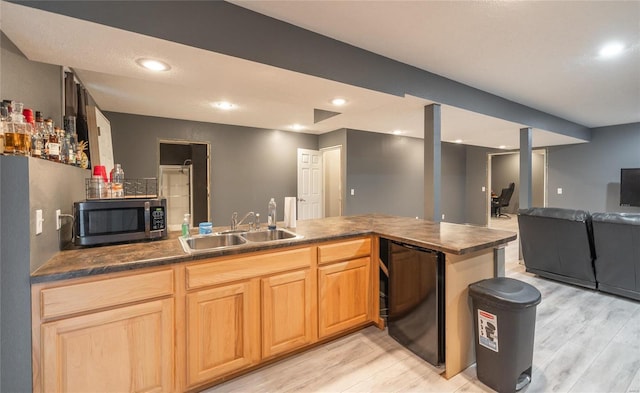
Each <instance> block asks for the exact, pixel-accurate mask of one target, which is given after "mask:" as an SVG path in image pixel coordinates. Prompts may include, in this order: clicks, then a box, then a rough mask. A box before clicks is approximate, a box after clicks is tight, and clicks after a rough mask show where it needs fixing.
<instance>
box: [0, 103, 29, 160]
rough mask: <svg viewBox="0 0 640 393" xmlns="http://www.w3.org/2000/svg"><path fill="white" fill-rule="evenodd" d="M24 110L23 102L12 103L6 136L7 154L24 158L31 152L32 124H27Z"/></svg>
mask: <svg viewBox="0 0 640 393" xmlns="http://www.w3.org/2000/svg"><path fill="white" fill-rule="evenodd" d="M22 108H23V104H22V103H21V102H15V101H12V102H11V111H10V112H9V118H10V120H9V122H7V124H6V129H5V134H4V136H5V141H4V142H5V146H4V148H5V153H8V154H14V155H20V156H24V155H29V152H30V150H31V124H29V123H25V121H24V116H23V115H22Z"/></svg>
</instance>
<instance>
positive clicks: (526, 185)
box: [520, 127, 533, 209]
mask: <svg viewBox="0 0 640 393" xmlns="http://www.w3.org/2000/svg"><path fill="white" fill-rule="evenodd" d="M531 134H532V131H531V127H527V128H521V129H520V209H528V208H530V207H531V204H532V202H533V193H532V190H531V188H532V186H533V177H532V176H533V175H532V163H531V152H532V146H531V145H532V138H531Z"/></svg>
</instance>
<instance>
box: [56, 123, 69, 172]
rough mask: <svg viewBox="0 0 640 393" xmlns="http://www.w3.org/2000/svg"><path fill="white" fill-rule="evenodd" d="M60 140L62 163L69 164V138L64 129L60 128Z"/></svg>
mask: <svg viewBox="0 0 640 393" xmlns="http://www.w3.org/2000/svg"><path fill="white" fill-rule="evenodd" d="M58 140H59V141H60V162H61V163H63V164H67V163H68V162H67V155H68V154H69V148H68V147H67V138H66V136H65V132H64V130H63V129H62V128H58Z"/></svg>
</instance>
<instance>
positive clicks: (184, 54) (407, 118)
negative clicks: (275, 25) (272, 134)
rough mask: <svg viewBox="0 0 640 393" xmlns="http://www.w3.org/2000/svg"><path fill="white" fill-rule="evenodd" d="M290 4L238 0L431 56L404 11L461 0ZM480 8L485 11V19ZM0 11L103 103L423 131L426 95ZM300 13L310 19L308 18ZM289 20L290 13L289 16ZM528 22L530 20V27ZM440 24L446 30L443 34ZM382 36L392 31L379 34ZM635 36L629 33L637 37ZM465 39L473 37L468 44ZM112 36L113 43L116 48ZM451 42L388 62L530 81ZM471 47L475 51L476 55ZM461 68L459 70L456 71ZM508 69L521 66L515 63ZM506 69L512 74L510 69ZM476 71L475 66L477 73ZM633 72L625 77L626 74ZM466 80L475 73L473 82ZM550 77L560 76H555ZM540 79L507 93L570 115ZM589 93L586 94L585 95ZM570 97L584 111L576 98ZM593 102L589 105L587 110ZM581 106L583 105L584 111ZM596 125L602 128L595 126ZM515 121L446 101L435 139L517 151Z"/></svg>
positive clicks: (548, 141) (543, 135)
mask: <svg viewBox="0 0 640 393" xmlns="http://www.w3.org/2000/svg"><path fill="white" fill-rule="evenodd" d="M299 3H300V2H292V1H284V2H279V1H269V2H249V3H245V2H242V3H241V5H242V6H246V7H249V8H256V10H257V11H259V12H263V13H269V12H271V13H276V14H284V15H285V16H282V15H280V16H277V17H278V18H282V19H283V20H287V21H289V22H294V21H297V22H296V23H295V24H298V23H299V24H300V25H301V26H302V27H306V28H311V29H312V30H314V29H315V27H313V26H310V25H306V24H310V23H314V22H313V21H314V20H323V21H329V20H330V21H331V22H327V24H326V28H327V29H328V30H331V34H346V35H348V36H349V37H346V38H340V37H334V38H338V39H341V40H344V41H347V42H350V40H351V41H353V40H357V39H358V37H365V36H366V37H368V38H369V39H367V40H365V41H366V42H369V43H370V44H373V45H377V44H378V43H379V44H380V45H381V47H382V48H389V50H400V51H406V54H405V55H407V54H411V53H412V52H415V53H434V54H435V53H438V52H436V51H434V50H432V49H428V50H426V49H425V47H422V46H415V45H418V44H420V43H422V44H425V43H428V42H431V41H434V40H433V39H431V40H429V39H428V38H429V37H428V35H427V36H423V34H425V32H424V30H421V29H419V27H420V26H422V24H421V23H418V22H419V21H413V20H414V19H415V20H420V19H422V23H425V22H427V21H428V18H427V19H426V20H425V19H424V17H423V16H420V15H421V14H420V13H419V12H417V11H416V10H414V9H412V8H411V7H414V6H422V7H431V6H433V7H435V9H442V10H446V9H447V7H445V5H446V4H451V8H452V10H453V11H452V12H454V13H455V12H461V11H460V10H459V9H458V6H457V5H455V4H456V3H453V2H443V3H435V5H434V4H432V2H408V3H405V2H395V1H386V2H336V1H332V2H328V1H327V2H313V1H311V2H309V1H305V2H302V3H304V4H306V5H307V6H309V7H315V8H313V9H311V8H310V9H309V10H307V11H304V10H303V9H302V8H300V7H299ZM358 4H360V6H359V8H358V9H357V13H356V14H357V15H358V17H357V18H355V19H356V21H353V20H351V21H349V20H345V19H340V20H342V22H343V23H334V22H335V18H338V19H339V18H347V19H348V15H351V14H349V12H351V13H353V12H356V9H355V8H353V7H358ZM412 4H413V6H412ZM474 4H475V3H474ZM639 4H640V3H639ZM391 5H396V6H398V5H401V7H400V9H401V10H404V12H407V11H408V10H409V11H411V17H409V16H408V15H407V14H403V13H397V12H395V11H394V7H390V6H391ZM333 6H335V13H336V15H334V16H329V15H330V14H332V13H333V12H334V11H332V10H334V8H333ZM343 7H346V8H343ZM389 7H390V8H389ZM475 7H477V5H472V8H475ZM497 8H498V9H499V10H501V9H502V8H500V7H497ZM490 9H491V7H489V9H488V10H490ZM311 10H313V11H317V12H318V14H314V12H309V11H311ZM375 10H377V11H375ZM424 10H426V8H425V9H423V11H422V12H423V13H424ZM456 10H457V11H456ZM488 10H487V11H488ZM347 11H348V12H347ZM377 12H380V13H383V14H386V15H388V16H389V19H388V20H387V22H385V23H384V24H383V25H385V26H389V20H398V21H401V23H399V24H398V25H400V26H393V27H389V28H388V29H379V28H377V29H373V30H371V31H369V29H370V26H373V25H375V24H376V23H377V24H378V27H379V25H380V19H379V18H376V17H375V15H376V13H377ZM442 12H445V11H442ZM345 13H346V14H345ZM369 13H371V15H369ZM430 13H431V11H429V12H428V14H430ZM485 13H486V12H485ZM485 13H482V15H484V14H485ZM498 13H500V12H498ZM464 14H466V12H462V14H461V16H460V17H463V16H464ZM0 15H1V16H2V20H1V24H0V27H1V29H2V31H3V32H4V33H5V34H6V35H7V36H8V37H9V38H10V39H11V40H12V41H13V42H14V43H15V44H16V45H17V46H18V48H20V50H21V51H22V52H23V53H24V54H25V55H26V56H27V57H28V58H29V59H31V60H35V61H40V62H45V63H51V64H58V65H65V66H69V67H72V68H73V69H74V70H75V71H76V72H77V74H78V76H79V77H80V79H81V80H82V82H83V84H84V85H85V86H86V87H87V88H88V90H89V92H90V93H91V95H92V96H93V97H94V99H95V100H96V102H97V103H98V105H99V106H100V107H101V108H102V109H103V110H105V111H115V112H125V113H134V114H143V115H149V116H161V117H169V118H177V119H189V120H198V121H205V122H213V123H224V124H235V125H243V126H250V127H261V128H269V129H281V130H288V129H289V127H290V126H291V125H292V124H294V123H298V124H302V125H304V126H305V127H306V129H305V130H304V131H303V132H309V133H316V134H320V133H325V132H329V131H333V130H335V129H339V128H352V129H360V130H366V131H373V132H384V133H388V132H391V131H393V130H396V129H400V130H402V131H403V132H404V135H408V136H415V137H421V136H422V127H423V118H422V113H423V107H424V105H427V104H429V103H431V102H429V101H427V100H424V99H421V98H417V97H409V96H407V97H404V98H403V97H397V96H393V95H389V94H384V93H380V92H375V91H371V90H367V89H363V88H358V87H354V86H349V85H345V84H342V83H338V82H334V81H329V80H325V79H321V78H317V77H312V76H308V75H303V74H300V73H296V72H292V71H287V70H283V69H279V68H275V67H271V66H267V65H263V64H259V63H254V62H250V61H247V60H242V59H238V58H234V57H230V56H226V55H221V54H218V53H214V52H210V51H206V50H202V49H197V48H193V47H189V46H185V45H181V44H177V43H173V42H169V41H165V40H161V39H157V38H153V37H148V36H144V35H140V34H136V33H132V32H127V31H123V30H120V29H115V28H111V27H107V26H103V25H99V24H95V23H92V22H87V21H82V20H78V19H73V18H69V17H65V16H62V15H57V14H51V13H48V12H45V11H40V10H36V9H32V8H29V7H24V6H20V5H16V4H12V3H7V2H5V1H3V2H2V8H1V14H0ZM309 15H312V16H313V18H312V17H311V16H309ZM319 15H325V16H326V17H325V16H323V17H322V18H319V17H318V16H319ZM271 16H276V15H271ZM288 18H291V19H293V20H288ZM332 18H333V19H332ZM468 18H469V19H470V18H471V16H468ZM405 19H406V20H405ZM453 19H456V18H453ZM410 21H413V22H410ZM355 22H357V23H355ZM456 23H458V22H456ZM344 24H348V25H350V26H352V27H353V26H354V25H357V26H356V28H349V27H348V26H343V25H344ZM454 24H455V23H454ZM526 25H528V23H527V24H526ZM407 26H415V28H416V30H415V31H414V32H413V33H411V34H409V35H408V36H406V37H404V38H403V39H402V40H400V41H401V42H403V45H397V44H396V43H395V42H394V41H395V40H396V39H397V38H393V37H395V36H396V35H398V34H400V36H402V34H403V33H402V32H403V31H404V29H405V28H407ZM636 27H637V26H636ZM387 30H388V32H387ZM449 30H450V27H449V28H447V30H445V31H449ZM498 30H500V29H498ZM507 30H508V29H507ZM525 30H526V29H525ZM318 32H320V33H323V34H326V35H330V36H331V34H330V32H327V31H321V30H318ZM382 32H387V33H388V35H387V34H385V35H384V37H383V36H381V35H380V33H382ZM476 34H477V33H476ZM487 34H488V33H487ZM505 34H506V33H505ZM510 34H511V33H509V34H507V35H506V36H509V37H510V38H509V39H508V40H503V41H512V40H516V37H517V35H515V36H513V37H512V36H511V35H510ZM467 35H468V34H467V33H464V32H457V33H456V34H454V37H453V38H452V39H455V40H458V38H460V37H461V36H467ZM438 36H439V37H440V39H439V40H437V39H436V40H435V41H436V43H438V45H440V41H443V40H444V38H443V37H445V36H446V35H443V34H438ZM385 37H391V38H386V39H385ZM491 37H493V36H492V35H487V41H489V39H490V38H491ZM462 41H464V40H462ZM637 41H638V40H637V37H636V42H637ZM405 42H406V44H405ZM474 42H475V43H476V45H477V41H474ZM114 43H118V44H117V45H114ZM350 43H352V44H355V45H358V46H361V47H363V48H365V49H369V50H372V51H376V52H378V53H380V54H383V55H386V56H389V57H393V56H392V55H391V54H389V53H384V52H383V51H378V50H374V48H371V47H366V45H364V44H362V45H360V44H358V43H356V42H350ZM489 46H491V45H489ZM412 48H413V49H412ZM426 48H430V47H426ZM456 48H457V47H454V48H449V49H448V50H445V51H444V52H445V53H438V55H437V56H436V55H434V56H426V57H428V58H427V59H425V58H422V59H421V56H418V55H415V54H414V55H412V56H413V59H410V58H407V59H405V58H401V57H397V59H398V60H401V61H404V62H407V63H409V64H412V62H413V63H415V62H417V61H419V60H422V61H427V60H432V62H433V64H434V66H433V67H431V68H429V67H427V66H423V65H419V66H420V67H421V68H425V69H429V70H430V71H432V72H436V73H439V74H442V75H445V76H447V77H450V78H452V79H456V80H459V81H461V82H464V83H467V84H469V85H473V86H475V87H479V88H481V89H484V90H487V91H491V92H493V93H496V94H499V95H503V96H507V93H509V87H511V90H512V91H515V92H519V91H520V90H521V89H524V90H526V89H527V87H520V88H519V87H518V86H512V85H513V84H514V83H516V82H514V80H515V81H517V80H520V81H521V83H523V82H522V81H524V80H526V81H527V84H529V82H530V81H529V79H531V78H532V77H530V76H527V73H524V72H523V73H522V74H520V73H514V72H508V71H505V70H504V69H501V67H499V66H497V64H502V63H504V62H508V61H507V59H505V58H504V54H502V55H501V56H500V57H498V59H499V60H501V61H502V62H501V61H498V62H496V61H495V60H491V61H490V63H491V64H492V67H494V68H496V69H498V70H497V71H496V72H493V71H492V72H488V71H487V69H486V68H487V67H488V66H486V65H484V64H483V59H484V58H485V57H486V58H491V57H492V56H493V54H492V53H491V52H490V51H488V50H487V49H486V48H485V50H482V51H481V53H483V56H479V55H476V56H471V57H469V56H467V58H466V60H465V62H464V64H462V65H463V66H462V67H456V66H455V64H458V62H459V60H458V59H459V58H460V56H464V50H459V49H456ZM448 52H452V53H451V55H453V54H455V53H457V54H458V57H456V56H453V60H447V61H451V62H453V63H452V64H449V66H445V65H444V64H445V63H447V61H444V60H443V59H445V58H447V57H449V56H445V55H446V54H447V53H448ZM637 52H638V50H637V48H636V49H634V50H633V51H630V57H633V56H635V59H636V62H637ZM474 53H477V51H476V52H474ZM78 54H82V55H78ZM398 56H400V55H398ZM140 57H154V58H160V59H163V60H164V61H166V62H168V63H169V64H171V66H172V69H171V70H170V71H168V72H162V73H149V72H146V71H144V70H142V69H141V68H139V67H138V66H137V65H136V64H135V62H134V60H135V59H137V58H140ZM422 57H425V56H422ZM529 57H530V56H529ZM410 60H411V61H410ZM445 60H446V59H445ZM471 60H473V61H471ZM443 61H444V63H443ZM470 62H472V63H473V64H474V65H473V67H469V66H465V65H468V64H469V63H470ZM438 64H443V65H442V67H444V69H445V70H447V69H448V70H450V71H451V74H447V73H445V72H440V71H438V70H436V69H434V67H436V66H438ZM413 65H417V64H413ZM458 68H459V69H460V70H457V69H458ZM489 68H490V67H489ZM516 68H518V69H519V67H516ZM510 69H511V70H513V68H510ZM474 70H475V71H476V72H474ZM478 70H480V71H482V72H479V71H478ZM454 71H455V72H454ZM458 71H459V72H460V77H457V76H456V75H457V74H456V75H453V74H454V73H456V72H458ZM637 72H640V71H636V73H637ZM500 73H502V74H503V75H502V76H504V77H505V79H506V80H508V81H509V82H508V83H507V82H501V81H500V80H499V78H497V76H492V75H493V74H500ZM512 74H516V75H512ZM631 74H633V73H632V72H631ZM616 75H617V74H616ZM474 77H475V79H474V80H471V79H473V78H474ZM632 77H633V75H632ZM464 78H469V80H464ZM493 78H497V79H498V82H500V83H498V82H496V83H495V85H493V84H491V83H490V81H491V80H492V79H493ZM554 78H556V79H558V78H557V77H554ZM559 79H562V78H559ZM612 79H613V77H612ZM546 80H547V79H544V78H543V79H541V81H542V83H540V82H538V83H533V84H534V85H542V86H547V87H546V88H547V89H548V90H549V91H548V92H546V98H545V99H543V100H541V103H540V105H537V106H536V105H534V104H532V103H530V102H524V101H526V100H525V99H528V100H535V99H536V96H535V95H534V94H533V93H532V94H529V95H526V94H523V97H524V98H523V99H520V100H519V99H517V98H518V97H507V98H510V99H513V100H515V101H519V102H521V103H526V104H528V105H531V106H534V107H536V108H537V109H541V110H544V111H547V112H550V113H554V114H557V115H560V116H561V117H567V118H568V116H563V115H561V114H559V113H557V111H558V110H561V109H562V110H564V108H566V107H567V106H568V105H567V103H566V102H564V101H563V104H562V105H558V108H556V106H555V105H549V102H551V101H553V100H557V96H558V95H561V93H563V92H564V89H557V90H561V91H556V89H553V91H551V89H549V88H548V86H557V85H558V84H559V83H560V82H558V81H557V80H555V79H554V80H552V81H550V82H548V83H549V84H548V83H547V82H546ZM472 82H473V83H472ZM534 82H535V81H534ZM552 82H553V83H552ZM483 83H484V84H487V86H488V87H485V86H483V85H481V84H483ZM627 85H631V88H630V89H627V91H628V90H631V91H632V94H631V95H633V91H635V95H636V101H638V98H637V96H638V95H640V92H639V90H640V89H638V88H637V87H636V88H634V87H633V86H634V84H633V83H627ZM520 86H522V85H520ZM562 86H564V85H562ZM562 86H560V87H562ZM634 89H635V90H634ZM503 90H504V92H503ZM607 91H608V89H607ZM623 91H624V90H623ZM525 93H526V91H525ZM604 93H606V92H605V91H603V92H600V91H598V89H595V93H594V92H589V94H588V95H585V96H584V97H583V94H582V93H580V94H575V97H573V95H572V98H571V100H573V101H577V100H582V101H584V100H587V101H588V100H589V99H591V100H595V99H598V100H599V101H600V104H601V105H600V106H601V107H604V109H607V108H610V107H616V108H610V113H613V111H614V109H615V110H619V108H618V107H619V106H620V105H608V104H607V105H603V104H602V102H601V101H602V100H603V99H606V100H609V101H607V103H609V102H613V103H617V102H618V100H617V98H616V99H614V98H612V96H611V95H605V94H604ZM514 94H515V93H514ZM600 94H602V97H604V98H602V97H600V98H598V97H599V95H600ZM337 96H340V97H344V98H346V99H347V100H348V103H347V105H345V106H343V107H341V108H335V107H333V106H331V104H330V102H329V101H330V100H331V99H332V98H334V97H337ZM594 96H595V98H589V97H594ZM585 97H586V98H585ZM220 100H228V101H231V102H234V103H235V104H236V105H237V107H236V108H235V109H234V110H231V111H228V112H223V111H220V110H218V109H214V108H212V107H211V105H210V104H211V103H212V102H215V101H220ZM571 100H570V101H571ZM561 101H562V100H561ZM542 104H545V105H548V106H550V107H552V108H551V109H555V110H556V111H555V112H554V111H552V110H546V109H545V108H543V107H541V105H542ZM576 105H577V106H580V107H582V108H586V107H585V106H584V105H582V104H576ZM625 105H626V106H625ZM625 105H622V107H623V109H624V107H628V103H627V104H625ZM314 108H318V109H323V110H329V111H336V112H341V113H342V114H341V115H339V116H335V117H333V118H330V119H328V120H324V121H322V122H319V123H317V124H313V109H314ZM589 108H590V107H589ZM596 109H598V108H595V109H594V110H596ZM636 109H637V107H636ZM576 112H580V111H576ZM581 112H589V111H586V110H582V111H581ZM591 112H593V111H591ZM591 115H593V113H588V114H583V116H585V117H583V118H578V119H575V118H569V119H570V120H574V121H576V122H578V123H582V124H586V125H592V124H590V123H588V122H587V121H586V116H591ZM607 116H610V117H611V116H615V115H614V114H608V115H607ZM633 116H636V119H635V120H633V119H632V120H630V121H639V120H640V119H637V117H638V116H640V111H638V110H636V111H635V112H634V113H633ZM603 118H607V119H608V117H606V116H603ZM620 118H622V117H620ZM600 121H609V120H600ZM630 121H626V120H622V121H614V122H612V123H609V124H619V123H624V122H630ZM594 124H595V125H601V124H600V123H594ZM524 126H526V125H524V124H516V123H511V122H507V121H503V120H499V119H494V118H491V117H488V116H484V115H480V114H476V113H472V112H469V111H464V110H461V109H458V108H454V107H450V106H443V108H442V139H443V140H444V141H450V142H453V141H455V140H457V139H461V140H462V141H463V143H465V144H470V145H478V146H487V147H498V146H500V145H503V146H506V147H507V148H517V147H518V145H519V133H518V130H519V129H520V128H522V127H524ZM579 142H582V141H580V140H578V139H575V138H571V137H566V136H562V135H559V134H555V133H552V132H547V131H543V130H538V129H534V134H533V144H534V146H550V145H558V144H569V143H579Z"/></svg>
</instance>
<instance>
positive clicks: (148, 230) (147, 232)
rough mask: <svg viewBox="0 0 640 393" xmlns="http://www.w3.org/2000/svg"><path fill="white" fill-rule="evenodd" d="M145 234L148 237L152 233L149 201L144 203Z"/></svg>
mask: <svg viewBox="0 0 640 393" xmlns="http://www.w3.org/2000/svg"><path fill="white" fill-rule="evenodd" d="M144 234H145V235H146V237H147V239H148V238H149V236H150V235H151V208H150V204H149V202H145V203H144Z"/></svg>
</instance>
